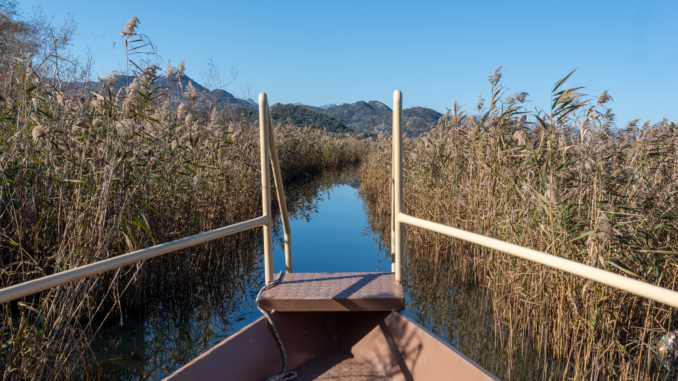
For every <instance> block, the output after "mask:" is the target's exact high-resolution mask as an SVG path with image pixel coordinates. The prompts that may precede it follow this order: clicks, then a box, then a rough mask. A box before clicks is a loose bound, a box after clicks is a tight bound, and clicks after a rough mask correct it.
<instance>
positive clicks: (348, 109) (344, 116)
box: [323, 101, 442, 136]
mask: <svg viewBox="0 0 678 381" xmlns="http://www.w3.org/2000/svg"><path fill="white" fill-rule="evenodd" d="M323 113H324V114H326V115H328V116H331V117H333V118H335V119H338V120H340V121H341V122H342V123H344V124H345V125H346V126H347V127H349V128H351V129H353V130H355V131H362V132H369V133H372V134H378V133H382V132H385V133H390V132H391V129H392V124H393V110H391V108H390V107H388V106H387V105H385V104H383V103H381V102H378V101H370V102H364V101H358V102H356V103H352V104H343V105H341V106H334V107H329V108H327V109H326V110H324V111H323ZM441 116H442V114H441V113H439V112H437V111H435V110H431V109H429V108H424V107H412V108H408V109H404V110H403V124H404V126H403V129H404V131H405V133H406V134H407V135H408V136H419V135H421V134H422V133H424V132H426V131H429V130H430V129H431V128H433V127H435V126H436V125H437V123H438V119H440V117H441ZM408 122H409V125H408Z"/></svg>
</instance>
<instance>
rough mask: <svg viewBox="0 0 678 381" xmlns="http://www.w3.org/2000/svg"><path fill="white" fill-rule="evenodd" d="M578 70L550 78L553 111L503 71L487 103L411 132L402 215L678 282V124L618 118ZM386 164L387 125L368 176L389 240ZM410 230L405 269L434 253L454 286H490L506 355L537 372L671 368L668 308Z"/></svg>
mask: <svg viewBox="0 0 678 381" xmlns="http://www.w3.org/2000/svg"><path fill="white" fill-rule="evenodd" d="M573 73H574V72H573ZM573 73H570V75H568V76H567V77H566V78H564V79H563V80H561V81H559V82H558V83H557V84H556V85H555V86H554V88H553V93H552V104H551V109H550V110H538V111H537V112H535V113H532V114H529V113H528V112H527V110H526V109H524V108H523V107H522V102H523V101H524V100H525V97H526V96H527V94H525V93H513V94H509V93H508V91H507V89H506V88H504V87H503V86H502V84H501V70H499V69H498V70H497V71H495V72H494V73H492V75H491V76H490V77H489V79H488V80H489V82H490V84H491V94H492V97H491V100H490V101H489V102H488V104H487V105H485V104H484V103H485V101H484V100H483V99H482V98H480V99H479V102H478V105H477V106H476V108H475V110H473V111H472V112H464V111H462V110H461V109H460V108H459V107H457V105H456V103H455V105H454V107H453V109H452V110H449V111H448V113H447V114H446V115H445V116H443V117H442V118H441V120H440V121H439V126H438V128H435V129H433V130H431V131H430V132H429V133H426V134H424V135H422V136H420V137H418V138H415V139H409V138H404V143H403V148H404V160H405V163H404V184H405V191H404V212H405V213H407V214H410V215H413V216H417V217H421V218H426V219H430V220H433V221H436V222H439V223H443V224H447V225H451V226H455V227H459V228H461V229H465V230H469V231H472V232H476V233H480V234H484V235H487V236H490V237H494V238H498V239H501V240H505V241H508V242H512V243H515V244H519V245H522V246H526V247H530V248H534V249H537V250H541V251H545V252H548V253H551V254H554V255H558V256H561V257H565V258H568V259H571V260H575V261H578V262H581V263H585V264H588V265H591V266H595V267H599V268H604V269H606V270H608V271H613V272H618V273H622V274H624V275H626V276H629V277H632V278H635V279H640V280H643V281H646V282H650V283H653V284H656V285H659V286H662V287H666V288H669V289H673V290H675V289H677V288H678V287H677V286H676V284H675V281H676V275H678V262H677V261H676V259H677V258H678V250H677V249H678V247H677V246H676V240H677V239H678V234H677V230H676V223H675V221H676V219H678V211H677V210H676V204H677V201H678V200H677V199H676V193H677V192H678V189H676V179H678V170H677V168H678V167H677V166H676V164H677V158H678V135H677V134H676V131H675V130H676V127H677V126H676V125H675V124H674V123H669V122H668V121H667V120H664V121H661V122H659V123H656V124H650V121H647V122H645V123H644V124H642V125H640V124H639V121H638V120H636V121H632V122H631V123H629V125H628V126H626V127H625V128H622V129H617V128H615V126H614V114H613V113H612V110H611V109H610V108H608V105H609V102H610V101H611V100H612V99H611V97H610V96H609V95H608V94H607V92H604V93H603V94H602V95H601V96H600V97H598V98H591V97H588V96H586V95H585V94H584V93H583V91H584V90H583V88H582V87H567V86H566V81H568V80H570V76H571V75H572V74H573ZM390 173H391V139H390V138H389V137H388V136H384V135H382V136H380V137H379V139H378V142H377V143H376V144H375V146H374V147H373V149H372V150H371V151H370V153H369V155H368V157H367V158H366V159H365V161H364V164H363V166H362V167H361V176H360V179H361V192H362V195H363V197H364V198H365V199H366V200H367V201H368V204H369V207H370V210H371V213H372V215H373V219H374V221H373V225H374V226H375V227H376V229H377V231H379V235H380V236H381V237H383V238H385V239H383V240H382V242H383V243H388V242H390V238H389V237H390V208H391V201H390V194H391V193H390V180H389V177H390V175H389V174H390ZM405 240H406V248H407V252H406V257H407V258H406V262H405V263H406V265H405V266H406V271H409V270H407V269H410V268H414V267H417V266H418V265H419V264H420V263H427V264H429V265H430V266H435V267H440V268H443V269H447V271H448V272H449V278H450V279H453V280H454V283H453V284H454V285H455V286H454V287H458V288H464V287H471V286H481V287H486V288H487V289H489V290H490V291H491V293H492V300H493V311H494V315H495V317H496V319H497V324H498V325H500V326H501V329H500V330H499V329H498V331H502V330H508V332H509V333H508V339H503V340H504V341H505V344H506V345H504V347H505V348H506V351H508V352H509V355H510V354H511V353H514V352H515V351H518V350H522V349H520V348H521V347H524V346H527V347H529V348H531V349H532V350H534V352H535V353H536V354H537V359H539V361H538V362H541V363H542V364H543V366H542V369H546V368H547V366H546V365H548V362H549V359H550V358H554V359H558V360H559V361H561V362H562V363H563V364H565V365H564V368H563V370H562V372H561V377H562V378H563V379H576V380H580V379H590V380H596V379H610V380H612V379H614V380H616V379H625V380H639V379H663V378H671V377H675V373H672V372H674V371H675V363H676V358H675V353H674V354H670V353H667V352H662V351H661V345H658V342H659V341H660V340H661V337H662V335H663V334H665V333H667V331H672V330H675V326H676V323H678V319H676V313H675V311H674V310H673V309H672V308H669V307H667V306H664V305H661V304H658V303H655V302H652V301H649V300H646V299H643V298H640V297H637V296H634V295H631V294H628V293H626V292H621V291H618V290H615V289H611V288H609V287H606V286H603V285H600V284H596V283H595V282H590V281H587V280H585V279H581V278H578V277H575V276H571V275H568V274H565V273H563V272H560V271H558V270H553V269H549V268H546V267H544V266H541V265H537V264H534V263H530V262H528V261H524V260H521V259H517V258H514V257H511V256H509V255H506V254H503V253H500V252H495V251H491V250H488V249H484V248H481V247H478V246H476V245H471V244H468V243H465V242H461V241H458V240H454V239H451V238H448V237H444V236H441V235H438V234H435V233H432V232H428V231H424V230H423V229H419V228H415V227H410V226H407V227H406V234H405ZM407 282H408V283H409V285H408V287H410V286H413V287H414V286H415V285H416V284H418V282H420V280H419V279H414V278H412V277H408V278H407ZM521 332H526V333H527V334H528V335H529V340H525V339H524V338H523V336H522V334H521ZM553 377H554V376H553V375H549V376H548V378H553ZM518 378H520V377H518ZM544 378H547V374H546V373H544Z"/></svg>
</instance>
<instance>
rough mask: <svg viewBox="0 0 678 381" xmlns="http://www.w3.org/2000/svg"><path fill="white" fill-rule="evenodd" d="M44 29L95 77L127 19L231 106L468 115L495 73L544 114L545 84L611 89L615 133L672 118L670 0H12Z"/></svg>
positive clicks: (112, 63)
mask: <svg viewBox="0 0 678 381" xmlns="http://www.w3.org/2000/svg"><path fill="white" fill-rule="evenodd" d="M36 5H41V6H42V8H43V11H44V13H45V14H46V15H48V16H53V17H54V22H55V23H59V22H61V21H62V20H63V19H64V18H65V17H66V15H67V14H68V13H72V14H75V19H76V21H77V23H78V31H77V36H76V38H75V40H74V41H73V46H72V50H73V51H74V53H75V54H76V55H80V56H83V57H84V55H85V52H86V48H87V47H90V48H91V49H92V51H93V52H94V53H95V59H96V62H95V65H94V70H95V72H97V73H98V74H99V75H101V76H103V75H104V74H105V73H107V72H109V71H111V70H114V69H120V68H122V67H123V66H124V55H123V54H121V53H120V52H121V51H122V50H121V49H118V51H116V50H114V49H113V47H112V45H113V42H114V41H115V40H116V39H117V38H118V36H119V32H120V30H122V28H123V26H124V24H125V22H126V21H127V20H128V19H129V18H130V17H132V16H136V17H138V18H139V19H140V20H141V24H140V26H139V29H138V31H139V32H141V33H144V34H146V35H148V36H149V37H150V38H151V40H152V41H153V43H154V44H155V45H156V46H157V48H158V53H159V54H160V56H161V57H162V58H163V59H164V63H163V65H161V66H163V67H164V65H166V62H167V59H171V60H172V62H173V63H174V65H176V64H178V63H179V61H180V60H181V59H183V58H186V66H187V71H186V73H187V74H188V75H189V76H190V77H192V78H194V79H196V80H197V81H199V82H201V78H202V75H203V73H204V72H205V70H206V68H207V60H208V59H209V58H211V59H212V60H213V61H214V62H215V63H216V64H218V66H219V68H220V69H221V71H222V72H223V73H224V74H226V75H227V74H228V72H229V70H230V68H231V67H233V66H237V67H238V68H239V73H240V74H239V76H238V78H237V80H236V81H235V82H234V83H232V84H231V85H230V86H229V87H227V88H226V90H227V91H229V92H231V93H233V94H235V95H236V96H241V97H242V96H246V95H251V96H252V97H253V98H256V96H255V95H256V94H258V93H259V92H262V91H264V92H267V93H268V95H269V99H270V101H271V103H277V102H282V103H293V102H301V103H304V104H310V105H322V104H327V103H336V104H341V103H353V102H356V101H358V100H365V101H369V100H378V101H381V102H384V103H386V104H388V105H391V103H392V93H393V90H394V89H396V88H397V89H400V90H402V91H403V96H404V102H403V103H404V107H413V106H424V107H430V108H433V109H435V110H438V111H440V112H444V111H445V110H446V107H451V105H452V102H453V101H454V100H455V99H457V100H458V102H459V103H460V104H461V105H462V106H464V108H466V109H471V108H472V107H473V106H474V105H475V102H476V99H477V98H478V94H479V93H482V94H483V96H484V97H485V98H488V97H489V84H488V83H487V80H486V78H487V76H488V75H489V74H490V73H491V72H492V70H494V69H495V68H496V67H498V66H503V67H504V69H505V74H504V77H503V78H504V84H505V85H507V86H508V87H509V88H510V89H511V91H526V92H528V93H529V94H530V97H529V98H528V99H530V100H531V102H530V103H529V104H528V107H529V108H530V109H534V108H535V107H543V108H545V109H548V104H549V92H550V90H551V88H552V86H553V84H554V83H555V82H556V81H557V80H558V79H560V78H562V77H563V76H565V75H566V74H567V73H569V72H570V71H571V70H572V69H574V68H575V67H577V66H578V65H581V66H580V68H579V70H578V71H577V74H575V76H574V77H573V79H572V80H571V81H569V83H568V84H571V85H574V84H578V85H585V86H586V87H587V91H588V92H589V93H591V94H594V95H596V96H597V95H599V94H600V93H601V92H602V91H603V90H606V89H609V94H611V95H612V97H613V98H614V103H613V104H612V107H613V110H614V111H615V113H616V114H617V116H618V119H617V125H618V126H619V127H623V126H624V125H625V124H626V122H628V121H629V120H631V119H635V118H641V119H643V120H646V119H653V121H660V120H661V119H662V118H669V119H670V120H673V121H678V107H677V106H678V102H677V100H678V96H677V95H676V87H678V86H677V85H678V72H677V70H676V64H677V63H678V39H676V38H675V36H676V35H677V34H678V32H676V29H675V20H676V16H678V1H675V0H672V1H668V0H667V1H625V0H617V1H591V0H589V1H567V2H555V1H546V0H542V1H436V2H433V1H431V2H423V1H419V2H416V3H415V2H401V1H366V0H363V1H347V0H342V1H333V2H330V1H307V2H301V1H242V0H240V1H237V2H236V1H192V2H191V1H169V0H168V1H162V2H161V1H150V0H147V1H128V0H118V1H116V2H103V1H92V0H89V1H81V0H58V1H56V0H49V1H48V0H20V7H21V8H22V10H23V11H24V13H25V14H28V13H30V11H31V9H32V8H33V7H34V6H36Z"/></svg>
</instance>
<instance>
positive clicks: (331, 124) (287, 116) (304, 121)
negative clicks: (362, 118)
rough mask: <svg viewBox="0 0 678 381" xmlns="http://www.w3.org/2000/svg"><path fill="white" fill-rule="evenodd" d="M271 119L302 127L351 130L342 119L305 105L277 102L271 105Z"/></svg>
mask: <svg viewBox="0 0 678 381" xmlns="http://www.w3.org/2000/svg"><path fill="white" fill-rule="evenodd" d="M271 119H274V120H281V121H285V120H286V121H288V122H289V123H290V124H294V125H296V126H302V127H315V128H319V129H321V130H325V131H329V132H351V129H350V128H348V127H346V125H344V124H343V123H341V122H340V121H338V120H336V119H334V118H331V117H329V116H327V115H325V114H321V113H319V112H316V111H313V110H309V109H308V108H306V107H305V106H303V105H302V106H298V105H293V104H286V105H284V104H280V103H277V104H275V105H273V107H271Z"/></svg>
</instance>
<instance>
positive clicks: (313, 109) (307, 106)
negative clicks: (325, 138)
mask: <svg viewBox="0 0 678 381" xmlns="http://www.w3.org/2000/svg"><path fill="white" fill-rule="evenodd" d="M301 107H304V108H306V109H308V110H311V111H313V112H319V113H324V112H325V109H324V108H322V107H315V106H309V105H301Z"/></svg>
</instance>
